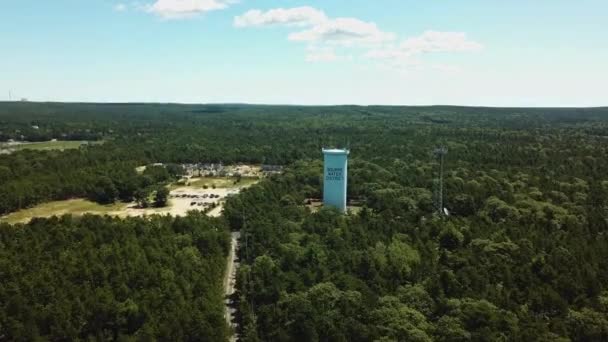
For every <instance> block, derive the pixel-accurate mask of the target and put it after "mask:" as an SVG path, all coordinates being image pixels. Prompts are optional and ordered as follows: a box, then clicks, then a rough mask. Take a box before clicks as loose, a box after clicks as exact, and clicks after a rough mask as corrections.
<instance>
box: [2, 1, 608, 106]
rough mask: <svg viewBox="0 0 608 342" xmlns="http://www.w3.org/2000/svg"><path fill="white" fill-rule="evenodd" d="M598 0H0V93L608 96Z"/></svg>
mask: <svg viewBox="0 0 608 342" xmlns="http://www.w3.org/2000/svg"><path fill="white" fill-rule="evenodd" d="M607 13H608V1H606V0H578V1H573V0H508V1H506V0H324V1H320V0H139V1H131V0H116V1H114V0H86V1H84V0H52V1H51V0H0V91H1V92H0V101H6V100H9V96H10V97H11V98H12V99H13V100H14V99H20V98H27V99H29V100H31V101H69V102H163V103H164V102H180V103H266V104H303V105H329V104H360V105H370V104H379V105H479V106H509V107H519V106H556V107H557V106H559V107H563V106H606V105H608V86H607V82H608V81H607V80H608V19H607V18H608V14H607Z"/></svg>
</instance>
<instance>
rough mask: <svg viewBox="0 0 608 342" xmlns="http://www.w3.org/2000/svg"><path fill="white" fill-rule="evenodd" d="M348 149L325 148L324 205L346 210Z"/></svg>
mask: <svg viewBox="0 0 608 342" xmlns="http://www.w3.org/2000/svg"><path fill="white" fill-rule="evenodd" d="M349 153H350V151H349V150H346V149H323V156H324V159H325V164H324V166H323V205H326V206H332V207H336V208H338V209H339V210H340V211H343V212H346V184H347V180H348V179H347V176H348V154H349Z"/></svg>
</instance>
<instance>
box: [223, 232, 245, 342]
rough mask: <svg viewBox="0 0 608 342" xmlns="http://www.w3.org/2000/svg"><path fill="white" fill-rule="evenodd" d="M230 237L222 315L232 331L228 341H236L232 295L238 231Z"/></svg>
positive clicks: (236, 265)
mask: <svg viewBox="0 0 608 342" xmlns="http://www.w3.org/2000/svg"><path fill="white" fill-rule="evenodd" d="M231 235H232V236H231V239H230V253H229V255H228V265H227V267H226V275H225V276H224V305H225V306H226V308H225V310H226V311H225V312H224V317H225V318H226V322H227V323H228V326H230V327H231V328H232V330H233V331H234V335H232V337H231V338H230V341H237V339H238V335H236V330H237V325H236V322H235V320H236V317H235V316H236V308H235V307H234V306H233V301H232V297H233V295H234V286H235V283H236V271H237V268H238V267H239V264H238V262H237V256H236V254H237V250H238V246H239V239H240V237H241V233H240V232H233V233H232V234H231Z"/></svg>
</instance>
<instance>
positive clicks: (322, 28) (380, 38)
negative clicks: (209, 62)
mask: <svg viewBox="0 0 608 342" xmlns="http://www.w3.org/2000/svg"><path fill="white" fill-rule="evenodd" d="M270 25H284V26H289V27H293V26H298V27H307V29H305V30H303V31H299V32H293V33H291V34H290V35H289V37H288V38H289V40H291V41H301V42H309V43H332V44H341V45H347V46H354V45H369V44H377V43H382V42H387V41H391V40H394V39H395V35H394V34H392V33H389V32H384V31H382V30H380V29H379V28H378V26H377V25H376V24H375V23H372V22H365V21H362V20H359V19H357V18H329V17H327V15H326V14H325V13H324V12H323V11H321V10H318V9H316V8H313V7H308V6H305V7H295V8H288V9H284V8H276V9H271V10H269V11H266V12H263V11H260V10H257V9H256V10H251V11H248V12H246V13H244V14H243V15H240V16H237V17H235V18H234V26H236V27H260V26H270Z"/></svg>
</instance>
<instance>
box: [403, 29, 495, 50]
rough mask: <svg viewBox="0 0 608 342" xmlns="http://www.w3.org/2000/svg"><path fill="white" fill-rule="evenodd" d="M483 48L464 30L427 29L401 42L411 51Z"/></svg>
mask: <svg viewBox="0 0 608 342" xmlns="http://www.w3.org/2000/svg"><path fill="white" fill-rule="evenodd" d="M482 48H483V46H482V45H481V44H479V43H477V42H474V41H471V40H469V39H467V35H466V33H464V32H438V31H426V32H424V33H423V34H422V35H421V36H418V37H413V38H409V39H406V40H405V41H403V43H401V49H402V50H405V51H409V52H410V53H426V52H462V51H479V50H481V49H482Z"/></svg>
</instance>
